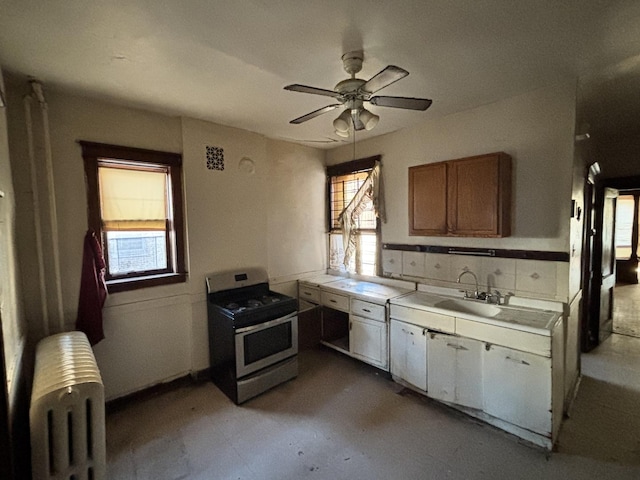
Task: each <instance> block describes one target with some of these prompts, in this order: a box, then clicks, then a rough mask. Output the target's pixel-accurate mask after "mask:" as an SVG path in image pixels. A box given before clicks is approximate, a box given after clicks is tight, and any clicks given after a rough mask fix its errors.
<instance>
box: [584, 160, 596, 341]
mask: <svg viewBox="0 0 640 480" xmlns="http://www.w3.org/2000/svg"><path fill="white" fill-rule="evenodd" d="M599 174H600V166H599V165H598V163H597V162H595V163H594V164H592V165H590V166H589V167H588V168H587V171H586V173H585V182H584V224H583V230H582V280H581V283H582V304H581V307H580V318H581V321H580V350H581V351H582V352H588V351H590V350H593V349H594V348H595V347H597V346H598V330H597V328H598V321H597V318H596V322H595V323H596V325H595V328H596V329H595V330H594V325H593V324H594V322H593V319H592V308H591V303H592V298H593V293H592V291H593V288H594V285H593V283H594V282H593V271H594V248H595V245H594V244H595V241H594V238H595V235H596V234H597V231H596V229H595V227H594V221H595V208H596V204H597V202H596V198H595V196H596V181H597V177H598V175H599Z"/></svg>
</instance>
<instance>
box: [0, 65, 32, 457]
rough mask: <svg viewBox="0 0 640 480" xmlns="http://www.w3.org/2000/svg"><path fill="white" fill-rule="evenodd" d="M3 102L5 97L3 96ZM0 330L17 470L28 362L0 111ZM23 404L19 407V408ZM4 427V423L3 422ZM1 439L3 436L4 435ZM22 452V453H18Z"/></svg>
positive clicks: (1, 86)
mask: <svg viewBox="0 0 640 480" xmlns="http://www.w3.org/2000/svg"><path fill="white" fill-rule="evenodd" d="M0 90H2V92H5V91H6V90H5V86H4V81H3V75H2V71H1V70H0ZM5 98H6V96H5ZM0 192H1V193H0V330H1V331H2V334H1V335H0V337H2V342H3V344H2V349H3V350H4V359H3V360H4V362H3V363H4V367H5V372H4V375H6V380H7V383H6V385H2V386H1V387H0V388H2V389H3V392H2V393H0V395H3V396H4V394H5V392H6V394H7V400H8V405H7V407H8V412H4V411H0V415H5V414H6V413H8V417H7V418H6V419H4V420H6V421H7V422H8V424H9V425H8V426H9V429H10V430H9V435H10V439H9V441H10V443H11V445H10V447H11V451H10V452H5V453H7V456H3V458H7V457H8V456H15V458H13V459H12V461H13V462H16V464H17V465H18V468H20V469H22V467H23V465H22V464H23V463H24V461H25V460H26V459H24V458H23V459H21V460H20V459H18V458H17V457H18V455H19V456H20V457H24V452H23V451H24V449H25V448H26V447H27V445H26V444H23V443H24V442H26V436H25V435H24V433H23V432H22V431H20V432H17V431H16V430H15V429H17V428H19V429H20V430H22V429H24V428H28V425H27V423H26V422H27V416H26V411H27V408H26V407H25V402H28V398H27V395H28V394H27V388H26V381H27V380H26V379H27V378H28V377H29V368H28V366H29V365H30V364H29V362H27V361H25V360H26V358H27V350H28V349H27V325H26V320H25V316H24V310H23V304H22V295H21V289H20V274H21V272H20V268H19V265H18V254H17V238H16V208H15V192H14V188H13V181H12V172H11V162H10V159H9V141H8V133H7V114H6V109H5V108H0ZM21 402H22V404H21ZM2 423H4V422H2ZM3 435H4V432H3ZM21 450H22V451H21Z"/></svg>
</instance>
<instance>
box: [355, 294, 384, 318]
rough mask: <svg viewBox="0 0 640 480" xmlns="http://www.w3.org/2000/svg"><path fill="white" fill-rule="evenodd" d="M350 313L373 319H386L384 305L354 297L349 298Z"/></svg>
mask: <svg viewBox="0 0 640 480" xmlns="http://www.w3.org/2000/svg"><path fill="white" fill-rule="evenodd" d="M351 313H353V314H354V315H359V316H361V317H366V318H371V319H373V320H380V321H381V322H384V321H385V320H386V315H385V314H386V309H385V306H384V305H377V304H375V303H370V302H365V301H362V300H358V299H356V298H352V299H351Z"/></svg>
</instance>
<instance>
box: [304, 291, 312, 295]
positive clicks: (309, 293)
mask: <svg viewBox="0 0 640 480" xmlns="http://www.w3.org/2000/svg"><path fill="white" fill-rule="evenodd" d="M303 293H304V294H305V295H311V292H303Z"/></svg>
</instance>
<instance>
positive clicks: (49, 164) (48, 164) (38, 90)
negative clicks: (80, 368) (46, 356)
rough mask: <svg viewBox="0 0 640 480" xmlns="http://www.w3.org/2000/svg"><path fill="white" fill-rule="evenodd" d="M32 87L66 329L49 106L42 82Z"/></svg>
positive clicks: (59, 311) (56, 282)
mask: <svg viewBox="0 0 640 480" xmlns="http://www.w3.org/2000/svg"><path fill="white" fill-rule="evenodd" d="M30 83H31V88H32V90H33V94H34V96H35V97H36V99H37V100H38V103H39V104H40V111H41V112H42V129H43V137H44V138H43V141H44V160H45V172H46V174H47V187H48V188H47V190H48V193H49V223H50V228H51V250H52V257H53V269H54V286H55V295H56V309H57V314H58V319H57V320H58V325H57V331H58V332H63V331H64V309H63V304H62V281H61V278H60V248H59V238H58V210H57V208H56V190H55V184H54V181H53V159H52V154H51V136H50V132H49V107H48V105H47V102H46V100H45V98H44V93H43V91H42V84H40V83H39V82H36V81H33V80H32V81H31V82H30Z"/></svg>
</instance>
